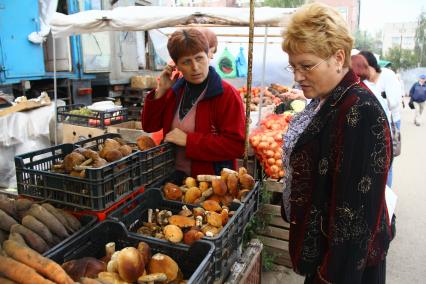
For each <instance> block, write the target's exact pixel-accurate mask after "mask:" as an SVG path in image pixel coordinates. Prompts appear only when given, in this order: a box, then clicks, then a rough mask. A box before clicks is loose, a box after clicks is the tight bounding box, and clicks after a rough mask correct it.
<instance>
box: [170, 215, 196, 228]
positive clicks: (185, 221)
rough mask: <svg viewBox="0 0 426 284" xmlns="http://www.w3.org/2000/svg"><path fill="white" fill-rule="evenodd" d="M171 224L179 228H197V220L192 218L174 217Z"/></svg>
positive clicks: (171, 218)
mask: <svg viewBox="0 0 426 284" xmlns="http://www.w3.org/2000/svg"><path fill="white" fill-rule="evenodd" d="M169 224H170V225H176V226H178V227H179V228H189V227H192V226H195V219H194V218H192V217H186V216H182V215H173V216H171V217H169Z"/></svg>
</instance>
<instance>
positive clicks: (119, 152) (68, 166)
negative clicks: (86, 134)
mask: <svg viewBox="0 0 426 284" xmlns="http://www.w3.org/2000/svg"><path fill="white" fill-rule="evenodd" d="M151 141H152V139H151V138H150V137H148V136H140V137H138V144H137V146H134V145H131V144H129V143H127V142H126V141H125V140H124V139H122V138H119V137H115V138H113V139H110V138H108V139H106V140H105V142H104V143H103V144H101V145H99V146H98V148H99V150H98V151H94V150H91V149H86V148H77V149H75V150H74V151H72V152H71V153H69V154H68V155H66V156H65V157H64V160H63V161H59V162H58V163H56V164H54V165H53V169H52V170H53V171H54V172H59V173H65V174H70V175H71V176H75V177H85V176H86V174H85V170H86V169H91V168H100V167H103V166H105V165H106V164H108V163H111V162H114V161H117V160H120V159H122V158H123V157H126V156H128V155H130V154H131V153H132V152H133V151H134V150H138V149H139V150H146V149H149V148H150V147H154V146H155V144H154V141H152V143H151Z"/></svg>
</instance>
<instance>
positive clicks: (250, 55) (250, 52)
mask: <svg viewBox="0 0 426 284" xmlns="http://www.w3.org/2000/svg"><path fill="white" fill-rule="evenodd" d="M253 35H254V0H250V25H249V47H248V70H247V95H246V139H245V142H244V167H245V168H247V165H248V147H249V140H248V136H249V129H250V103H251V83H252V78H253V76H252V70H253Z"/></svg>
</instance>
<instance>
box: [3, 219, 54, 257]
mask: <svg viewBox="0 0 426 284" xmlns="http://www.w3.org/2000/svg"><path fill="white" fill-rule="evenodd" d="M10 232H11V233H20V234H21V235H22V236H23V237H24V240H25V242H26V243H27V245H28V246H29V247H31V248H33V249H35V250H36V251H38V252H39V253H43V252H45V251H47V250H48V249H49V246H48V245H47V244H46V242H45V241H44V240H43V239H42V238H41V237H40V236H39V235H37V234H36V233H34V232H33V231H31V230H30V229H28V228H27V227H25V226H22V225H21V224H15V225H13V226H12V227H11V228H10Z"/></svg>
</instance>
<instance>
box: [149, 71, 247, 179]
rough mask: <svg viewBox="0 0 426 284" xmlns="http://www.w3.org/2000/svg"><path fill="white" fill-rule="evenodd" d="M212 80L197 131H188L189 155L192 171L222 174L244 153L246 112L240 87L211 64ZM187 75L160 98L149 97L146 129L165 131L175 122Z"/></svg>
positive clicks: (199, 111)
mask: <svg viewBox="0 0 426 284" xmlns="http://www.w3.org/2000/svg"><path fill="white" fill-rule="evenodd" d="M208 76H209V82H208V85H207V91H206V94H205V96H204V98H203V99H202V100H201V101H200V102H199V103H198V104H197V113H196V116H195V132H193V133H187V135H188V136H187V140H186V157H187V158H189V159H191V174H192V176H196V175H198V174H219V173H220V170H221V169H222V168H223V167H231V168H235V164H236V163H235V159H237V158H240V157H241V156H242V155H243V153H244V140H245V116H244V107H243V102H242V100H241V97H240V95H239V93H238V91H237V90H236V89H235V88H234V87H233V86H231V85H230V84H229V83H227V82H225V81H223V80H222V79H221V78H220V77H219V75H218V74H217V73H216V71H215V70H214V68H212V67H210V71H209V75H208ZM185 83H186V81H185V79H184V78H181V79H179V80H178V81H177V82H176V84H175V85H174V86H173V87H172V88H171V89H170V90H169V91H168V92H167V93H166V95H164V96H163V97H161V98H159V99H154V92H151V93H150V94H148V95H147V97H146V98H145V104H144V107H143V111H142V127H143V129H144V131H146V132H155V131H159V130H160V129H163V133H164V135H166V134H167V133H168V132H169V131H171V130H172V129H171V125H172V122H173V117H174V115H175V112H176V109H177V107H178V102H179V101H180V99H181V97H182V93H183V90H184V86H185Z"/></svg>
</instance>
